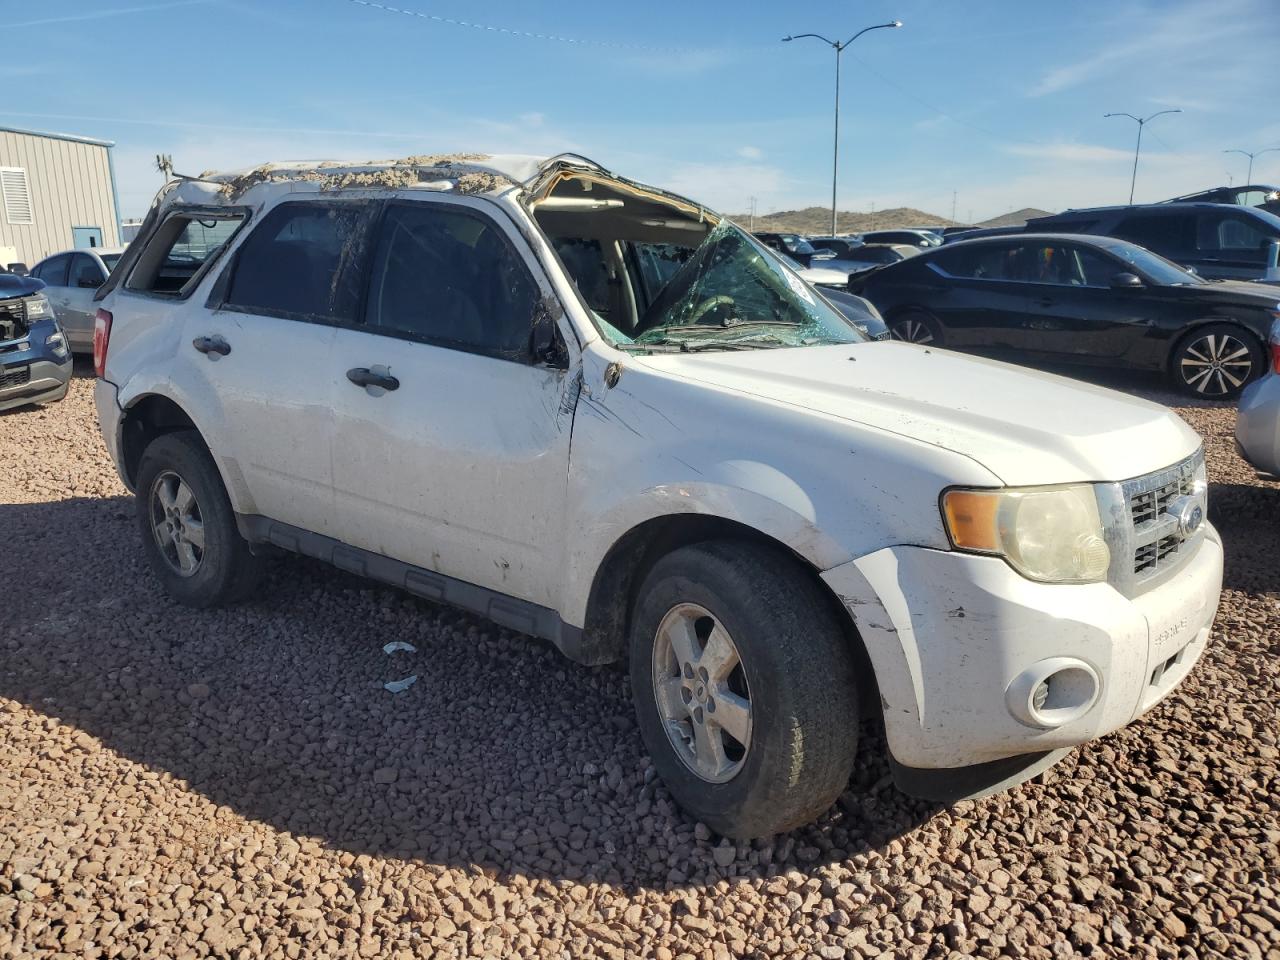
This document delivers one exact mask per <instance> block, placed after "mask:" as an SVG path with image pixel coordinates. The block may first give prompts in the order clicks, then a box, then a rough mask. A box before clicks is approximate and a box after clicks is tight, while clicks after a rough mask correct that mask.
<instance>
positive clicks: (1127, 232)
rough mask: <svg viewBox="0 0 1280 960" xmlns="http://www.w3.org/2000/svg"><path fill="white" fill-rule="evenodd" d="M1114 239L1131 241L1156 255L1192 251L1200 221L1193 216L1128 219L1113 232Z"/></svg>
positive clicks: (1131, 217)
mask: <svg viewBox="0 0 1280 960" xmlns="http://www.w3.org/2000/svg"><path fill="white" fill-rule="evenodd" d="M1111 235H1112V236H1113V237H1119V238H1120V239H1121V240H1128V241H1129V242H1130V243H1136V244H1137V245H1138V246H1140V247H1146V248H1147V249H1148V250H1154V251H1156V253H1166V252H1168V251H1176V252H1182V253H1186V252H1190V251H1191V250H1194V249H1195V247H1196V243H1195V240H1196V222H1195V218H1194V217H1193V216H1191V215H1189V214H1180V215H1173V216H1158V215H1157V216H1152V215H1150V214H1146V215H1143V214H1136V215H1133V216H1128V217H1124V218H1123V219H1122V220H1121V221H1120V222H1119V223H1118V224H1117V225H1116V227H1115V229H1114V230H1112V231H1111Z"/></svg>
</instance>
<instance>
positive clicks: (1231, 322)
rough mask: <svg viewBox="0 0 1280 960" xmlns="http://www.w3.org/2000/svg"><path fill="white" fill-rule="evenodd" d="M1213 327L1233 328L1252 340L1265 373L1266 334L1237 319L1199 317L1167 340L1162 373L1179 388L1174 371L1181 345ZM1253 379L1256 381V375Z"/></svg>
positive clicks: (1179, 382)
mask: <svg viewBox="0 0 1280 960" xmlns="http://www.w3.org/2000/svg"><path fill="white" fill-rule="evenodd" d="M1215 326H1222V327H1233V328H1235V329H1236V330H1238V331H1239V332H1240V333H1242V334H1243V335H1244V336H1246V337H1248V338H1249V339H1250V340H1252V342H1253V346H1254V347H1256V348H1257V351H1258V354H1259V355H1260V357H1261V362H1262V369H1263V371H1264V372H1265V370H1266V363H1267V334H1266V333H1262V332H1260V331H1258V330H1255V329H1254V328H1253V327H1252V326H1251V325H1250V324H1249V323H1248V322H1247V321H1244V320H1241V319H1240V318H1239V317H1232V316H1200V317H1196V318H1195V319H1194V320H1192V321H1191V322H1190V323H1188V324H1187V325H1186V327H1185V328H1184V329H1183V330H1181V331H1180V332H1179V333H1178V334H1177V335H1176V336H1174V337H1172V338H1170V340H1169V349H1168V351H1167V352H1166V353H1165V357H1164V365H1163V366H1164V372H1165V374H1166V375H1167V376H1168V377H1169V378H1170V379H1171V380H1173V382H1174V383H1175V384H1177V385H1178V386H1181V381H1180V379H1179V377H1178V370H1177V369H1176V364H1177V359H1178V352H1179V351H1180V350H1181V349H1182V347H1183V345H1184V344H1186V343H1187V342H1188V341H1190V340H1191V339H1192V338H1193V337H1194V336H1195V335H1196V334H1198V333H1200V332H1201V331H1203V330H1204V329H1206V328H1207V327H1215ZM1253 379H1255V380H1256V379H1257V377H1256V375H1255V376H1254V377H1253ZM1248 382H1252V380H1250V381H1248ZM1246 385H1247V384H1246ZM1242 389H1243V388H1242Z"/></svg>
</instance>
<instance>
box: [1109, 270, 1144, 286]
mask: <svg viewBox="0 0 1280 960" xmlns="http://www.w3.org/2000/svg"><path fill="white" fill-rule="evenodd" d="M1145 286H1146V284H1145V283H1143V282H1142V278H1141V277H1139V276H1138V275H1137V274H1136V273H1117V274H1116V275H1115V276H1114V277H1112V278H1111V289H1112V290H1138V289H1140V288H1141V287H1145Z"/></svg>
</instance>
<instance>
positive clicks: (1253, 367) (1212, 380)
mask: <svg viewBox="0 0 1280 960" xmlns="http://www.w3.org/2000/svg"><path fill="white" fill-rule="evenodd" d="M1265 363H1266V355H1265V354H1264V353H1263V350H1262V344H1260V343H1259V342H1258V338H1257V337H1255V336H1254V335H1253V334H1252V333H1250V332H1249V331H1248V330H1245V329H1244V328H1243V327H1237V326H1235V325H1234V324H1230V323H1210V324H1206V325H1205V326H1203V327H1197V328H1196V329H1195V330H1192V331H1191V332H1190V333H1188V334H1187V335H1186V336H1185V337H1183V338H1182V339H1181V340H1180V341H1178V345H1177V346H1176V347H1174V350H1173V355H1172V357H1171V360H1170V370H1169V372H1170V374H1171V375H1172V377H1173V382H1174V384H1175V385H1176V386H1177V387H1178V389H1179V390H1181V391H1182V392H1183V393H1185V394H1188V395H1190V396H1193V397H1199V398H1201V399H1202V400H1234V399H1235V398H1236V397H1238V396H1239V395H1240V391H1242V390H1243V389H1244V388H1245V387H1246V386H1247V385H1248V384H1249V382H1250V381H1252V380H1254V379H1256V378H1257V377H1258V375H1259V374H1260V373H1261V372H1262V370H1263V368H1264V366H1265Z"/></svg>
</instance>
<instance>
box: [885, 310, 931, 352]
mask: <svg viewBox="0 0 1280 960" xmlns="http://www.w3.org/2000/svg"><path fill="white" fill-rule="evenodd" d="M889 335H890V336H891V337H892V338H893V339H894V340H905V341H906V342H907V343H919V344H925V345H928V344H933V345H935V346H942V326H941V324H939V323H938V321H937V320H936V319H935V318H934V317H933V315H932V314H928V313H925V312H924V311H923V310H908V311H907V312H906V313H901V314H899V315H898V316H896V317H894V318H893V320H892V322H890V324H889Z"/></svg>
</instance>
